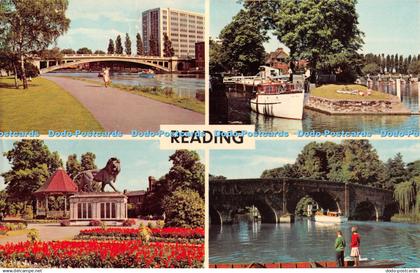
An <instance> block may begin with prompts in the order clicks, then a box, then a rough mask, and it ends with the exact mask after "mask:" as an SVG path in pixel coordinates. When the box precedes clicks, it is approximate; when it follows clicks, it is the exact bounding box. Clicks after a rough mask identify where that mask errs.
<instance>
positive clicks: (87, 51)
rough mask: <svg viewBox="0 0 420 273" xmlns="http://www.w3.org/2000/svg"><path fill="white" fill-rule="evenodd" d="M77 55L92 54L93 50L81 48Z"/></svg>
mask: <svg viewBox="0 0 420 273" xmlns="http://www.w3.org/2000/svg"><path fill="white" fill-rule="evenodd" d="M76 53H77V54H92V50H90V49H89V48H87V47H82V48H79V49H78V50H77V51H76Z"/></svg>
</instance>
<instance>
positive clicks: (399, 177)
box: [385, 153, 409, 189]
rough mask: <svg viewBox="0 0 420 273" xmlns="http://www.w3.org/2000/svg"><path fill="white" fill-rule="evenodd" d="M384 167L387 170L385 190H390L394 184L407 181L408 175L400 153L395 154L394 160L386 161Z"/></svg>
mask: <svg viewBox="0 0 420 273" xmlns="http://www.w3.org/2000/svg"><path fill="white" fill-rule="evenodd" d="M385 167H386V170H387V181H386V187H387V188H391V189H392V188H394V186H395V185H396V184H399V183H401V182H404V181H407V179H408V176H409V173H408V171H407V169H406V167H405V163H404V161H403V159H402V155H401V154H400V153H397V154H396V155H395V156H394V158H390V159H388V161H387V162H386V164H385Z"/></svg>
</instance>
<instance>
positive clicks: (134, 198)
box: [125, 190, 146, 206]
mask: <svg viewBox="0 0 420 273" xmlns="http://www.w3.org/2000/svg"><path fill="white" fill-rule="evenodd" d="M125 195H126V196H127V197H128V200H127V201H128V203H129V204H133V205H138V206H141V204H142V203H143V202H144V197H145V195H146V191H144V190H139V191H128V192H126V193H125Z"/></svg>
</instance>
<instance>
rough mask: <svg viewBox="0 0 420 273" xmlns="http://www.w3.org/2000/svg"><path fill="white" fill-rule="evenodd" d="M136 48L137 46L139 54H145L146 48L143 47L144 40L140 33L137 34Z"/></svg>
mask: <svg viewBox="0 0 420 273" xmlns="http://www.w3.org/2000/svg"><path fill="white" fill-rule="evenodd" d="M136 48H137V55H138V56H143V55H144V48H143V41H142V39H141V35H140V33H137V35H136Z"/></svg>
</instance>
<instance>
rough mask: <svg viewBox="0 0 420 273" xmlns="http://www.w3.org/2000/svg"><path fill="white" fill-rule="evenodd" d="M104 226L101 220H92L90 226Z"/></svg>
mask: <svg viewBox="0 0 420 273" xmlns="http://www.w3.org/2000/svg"><path fill="white" fill-rule="evenodd" d="M101 225H102V222H101V221H100V220H90V222H89V226H93V227H99V226H101Z"/></svg>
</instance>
